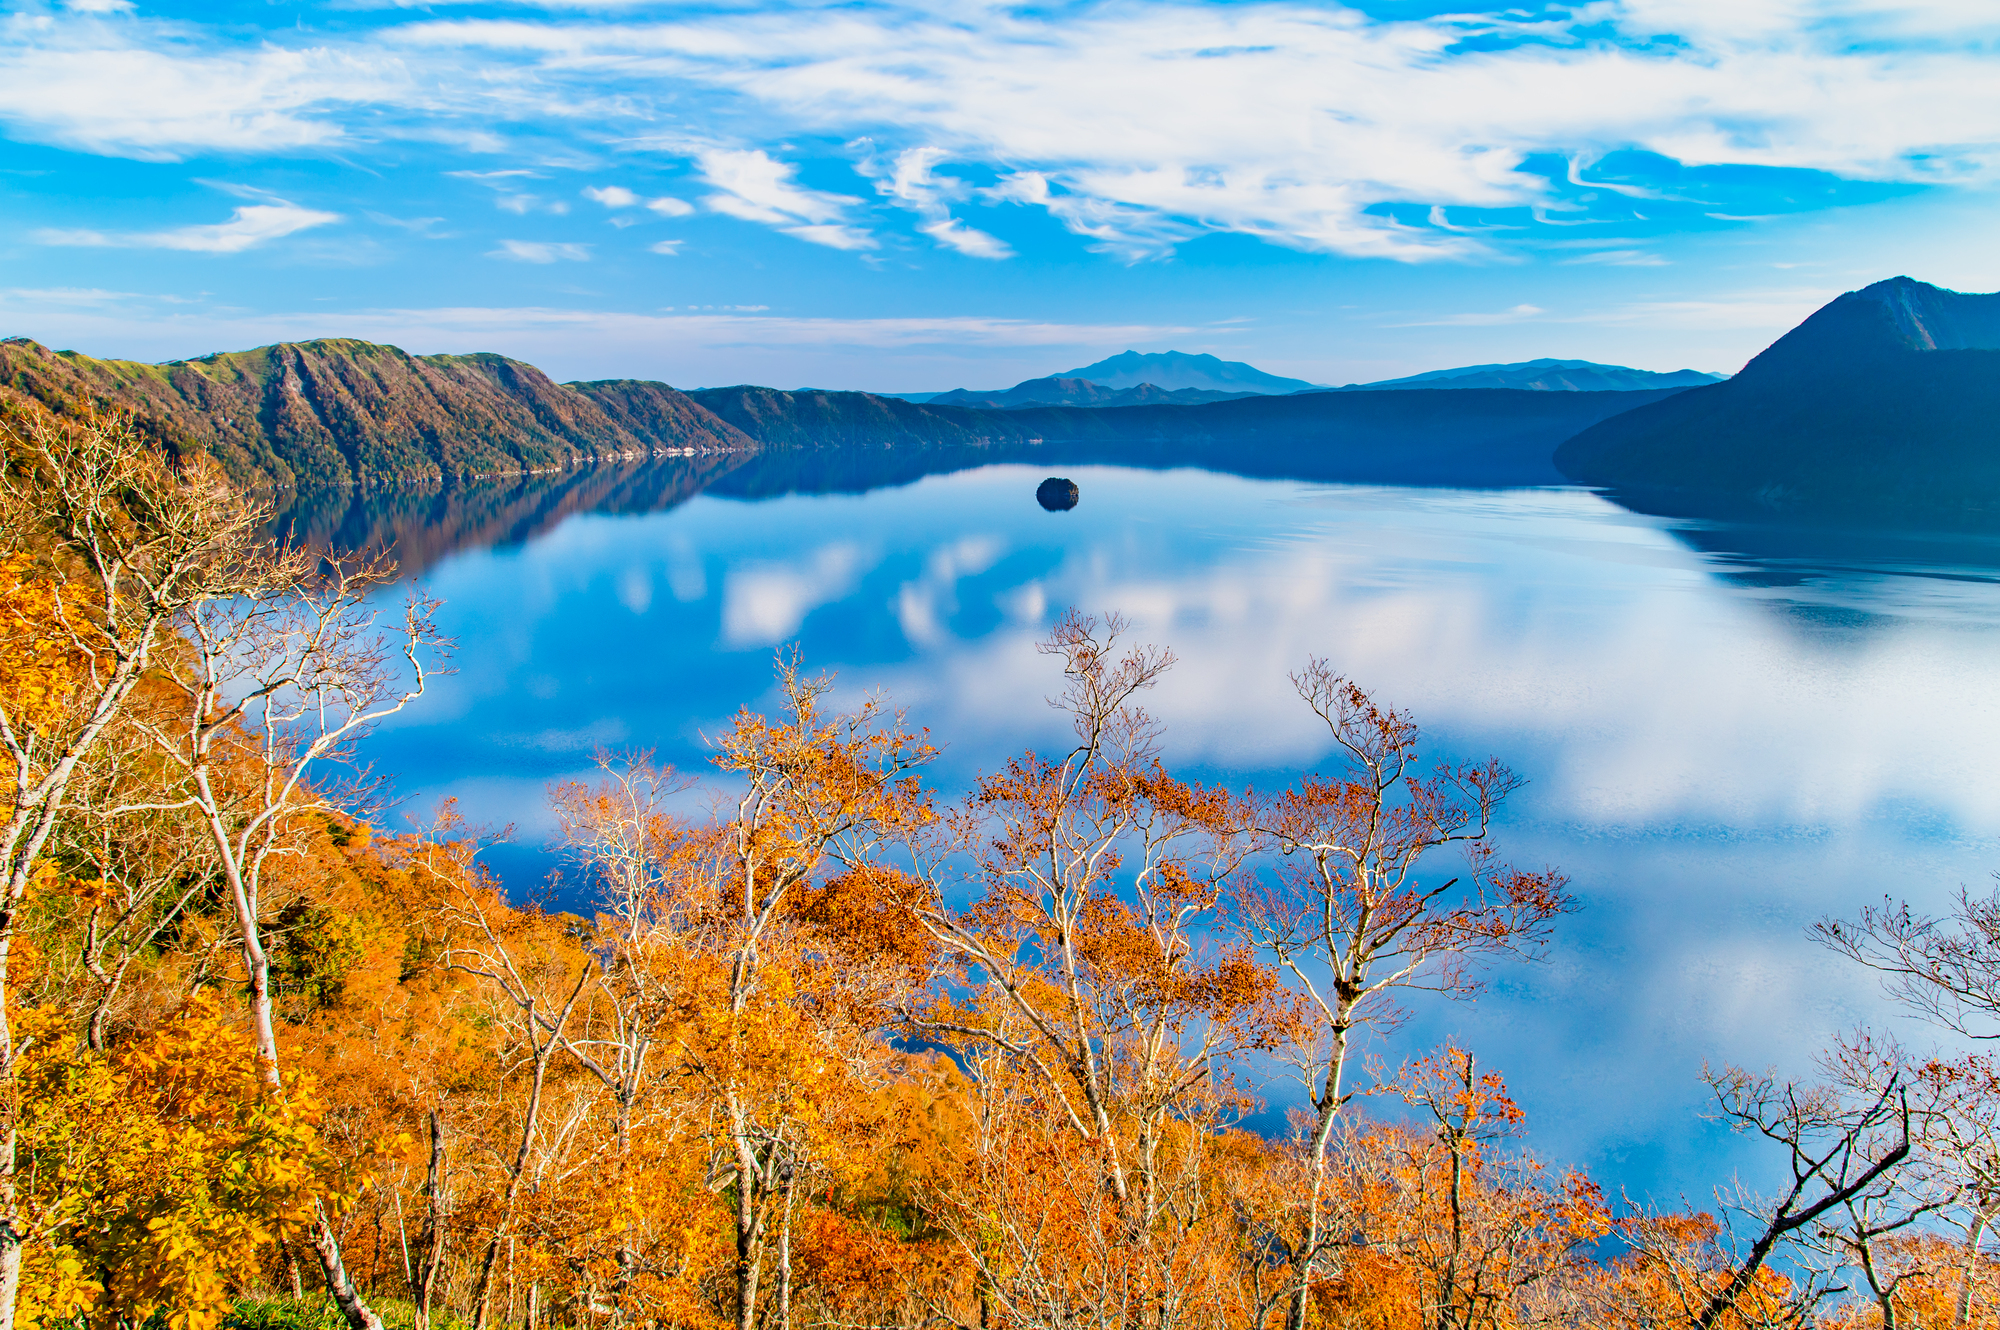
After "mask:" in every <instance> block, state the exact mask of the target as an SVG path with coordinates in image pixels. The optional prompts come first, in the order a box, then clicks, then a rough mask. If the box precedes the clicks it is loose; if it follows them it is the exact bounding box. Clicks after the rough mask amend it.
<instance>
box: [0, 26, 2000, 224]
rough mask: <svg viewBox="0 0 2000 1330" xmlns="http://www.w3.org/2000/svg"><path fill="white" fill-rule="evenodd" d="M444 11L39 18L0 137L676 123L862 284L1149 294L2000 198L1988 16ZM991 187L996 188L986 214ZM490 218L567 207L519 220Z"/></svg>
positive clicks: (517, 135) (201, 141) (446, 131)
mask: <svg viewBox="0 0 2000 1330" xmlns="http://www.w3.org/2000/svg"><path fill="white" fill-rule="evenodd" d="M441 8H443V9H444V10H445V13H446V16H443V17H440V16H438V14H437V13H435V12H425V13H422V14H416V13H411V12H408V11H405V10H402V9H395V8H391V9H385V10H381V11H377V15H376V16H375V17H372V18H371V19H370V20H369V21H367V22H365V23H360V24H358V25H356V26H355V27H354V28H352V29H349V30H347V31H346V32H344V33H342V34H341V35H339V36H327V35H323V34H322V35H316V36H313V37H310V38H304V39H302V38H299V37H297V36H295V35H293V34H289V33H287V32H285V31H284V30H283V29H280V28H275V27H274V28H272V29H269V30H267V31H264V32H261V33H256V34H254V40H245V39H244V37H243V36H242V35H241V33H240V30H238V29H233V28H232V29H223V28H221V27H214V28H210V27H205V26H203V25H201V24H200V23H199V22H192V21H183V22H167V21H164V20H155V19H152V18H149V17H144V16H140V15H133V14H123V15H113V14H97V15H88V14H76V13H69V12H59V13H56V14H40V13H38V14H35V15H32V16H31V15H27V14H24V13H23V14H15V15H12V16H10V17H9V18H7V19H6V20H4V32H3V33H0V35H4V37H5V38H6V40H5V41H4V42H0V121H4V122H6V123H7V124H8V125H10V126H12V128H13V131H14V132H15V133H16V134H17V135H19V136H25V137H29V138H37V139H40V140H43V141H48V142H56V143H61V144H65V145H68V146H74V147H79V148H83V149H85V150H88V151H94V152H105V153H117V154H123V155H129V156H141V157H146V156H151V157H173V156H185V155H187V154H189V153H194V152H210V151H222V152H265V153H317V152H326V151H329V150H331V149H333V148H334V147H336V146H337V147H339V148H340V149H341V150H342V151H351V152H361V153H365V152H367V151H369V150H370V145H372V144H376V143H381V142H387V141H394V140H399V139H400V140H414V139H428V140H432V141H447V142H461V143H464V144H467V145H477V146H483V147H487V148H491V147H497V146H500V145H501V144H502V143H503V142H504V141H505V140H507V139H508V138H510V137H511V138H513V139H516V140H520V141H534V142H538V143H544V144H547V143H556V144H566V145H570V147H569V148H567V149H565V152H567V153H568V156H569V158H570V159H571V160H572V161H573V162H581V161H582V160H583V159H584V158H585V157H587V156H599V157H601V155H602V152H603V151H604V145H605V144H607V143H612V142H616V141H618V139H619V137H620V135H621V133H627V132H629V136H630V137H629V140H628V141H633V142H636V141H637V140H638V139H639V138H641V137H643V135H644V134H645V133H647V132H652V131H654V130H656V129H657V127H658V126H659V125H660V124H662V123H663V122H665V121H668V120H679V121H681V122H682V123H700V124H702V125H703V126H704V129H703V131H702V133H703V134H704V135H706V136H707V137H706V138H704V139H703V140H702V141H701V142H700V143H693V142H689V143H685V144H684V145H683V146H682V147H681V148H679V149H677V150H671V151H672V154H673V155H677V156H679V157H680V158H682V159H683V160H687V159H692V160H693V161H694V162H695V164H696V166H697V168H698V169H699V170H700V172H701V173H702V176H703V178H704V180H705V182H706V184H707V185H708V187H709V188H710V190H711V191H712V192H711V193H710V194H709V195H708V203H709V206H710V207H711V208H712V209H713V210H714V211H717V212H720V213H723V214H725V215H729V216H734V217H737V218H739V219H741V220H744V221H749V222H753V223H756V224H759V225H765V226H770V227H773V228H775V229H777V230H779V231H781V232H783V233H785V234H788V235H792V236H795V237H797V238H799V239H803V240H807V241H809V242H811V243H815V244H819V245H824V246H828V247H831V248H835V249H844V250H851V251H859V250H867V249H871V248H875V247H878V246H879V244H880V235H879V233H878V227H877V224H876V223H874V222H872V221H871V220H870V214H871V213H873V214H875V215H876V216H880V215H882V213H883V212H884V211H885V210H889V209H894V210H902V211H905V212H908V213H914V214H915V218H914V221H913V222H912V223H911V224H912V225H913V226H914V228H915V229H916V231H917V232H918V233H920V234H922V235H925V236H927V237H928V238H929V239H930V240H932V241H933V242H935V243H937V244H939V245H942V246H944V247H946V248H948V249H952V250H955V251H957V252H959V253H962V254H967V255H971V256H974V257H985V258H992V257H1000V256H1001V255H1002V254H1003V252H1004V251H1005V250H1006V249H1007V248H1008V244H1007V242H1006V241H1005V240H1002V239H1000V238H999V237H998V236H996V235H994V234H993V231H992V229H991V228H990V225H988V224H984V223H982V224H980V225H975V224H974V223H973V221H971V220H968V219H967V217H966V215H965V210H964V209H961V208H958V207H956V206H955V205H956V204H957V202H958V200H959V199H960V198H961V197H963V198H964V201H965V203H966V204H967V206H968V207H969V206H973V205H975V204H976V205H978V206H987V207H990V206H991V205H996V204H999V205H1006V204H1013V205H1019V206H1023V207H1027V208H1033V209H1038V210H1041V211H1044V212H1046V213H1047V214H1048V215H1049V216H1050V217H1052V218H1054V219H1055V220H1056V221H1058V222H1059V223H1060V224H1061V225H1062V226H1064V227H1066V228H1067V229H1068V230H1070V231H1071V232H1073V233H1074V234H1076V235H1077V236H1079V237H1081V238H1083V240H1084V241H1085V242H1086V243H1088V244H1089V245H1091V246H1092V247H1095V248H1098V249H1102V250H1104V251H1106V252H1109V253H1112V254H1114V255H1117V256H1119V257H1122V258H1125V259H1128V260H1131V259H1138V258H1145V257H1155V256H1159V255H1162V254H1165V253H1168V252H1171V251H1172V249H1173V248H1174V247H1175V246H1177V245H1179V244H1181V243H1183V242H1185V241H1186V240H1187V239H1189V238H1191V237H1194V236H1198V235H1202V234H1206V233H1211V232H1232V233H1237V234H1243V235H1249V236H1254V237H1258V238H1260V239H1263V240H1266V241H1269V242H1271V243H1274V244H1279V245H1284V246H1288V247H1292V248H1297V249H1302V250H1308V251H1315V252H1325V253H1333V254H1343V255H1351V256H1357V257H1375V258H1386V259H1394V260H1402V261H1417V260H1427V259H1440V258H1443V259H1466V260H1480V259H1484V258H1488V257H1491V256H1493V255H1494V254H1495V253H1496V252H1502V251H1505V250H1507V249H1508V248H1509V247H1518V246H1520V245H1523V244H1532V243H1533V237H1532V236H1529V237H1526V238H1521V237H1510V236H1507V235H1504V234H1502V233H1499V232H1496V231H1493V230H1492V229H1491V228H1490V227H1487V226H1484V225H1481V224H1479V217H1480V214H1483V213H1490V212H1492V211H1494V210H1506V209H1517V210H1521V213H1522V214H1523V215H1522V216H1521V217H1520V218H1519V220H1520V221H1521V222H1523V223H1528V222H1529V212H1530V210H1534V209H1539V211H1538V212H1534V213H1533V214H1532V215H1533V217H1534V218H1535V219H1537V224H1540V225H1549V226H1554V225H1558V224H1563V223H1568V224H1579V223H1588V222H1591V221H1594V220H1596V219H1597V212H1598V211H1602V210H1603V209H1606V208H1608V207H1611V206H1613V205H1616V207H1618V208H1622V209H1624V210H1625V211H1624V212H1622V213H1620V214H1619V215H1620V216H1621V217H1625V216H1630V215H1631V209H1632V207H1633V206H1634V205H1645V206H1646V207H1647V208H1649V209H1650V208H1651V207H1652V206H1653V205H1654V204H1655V203H1656V202H1658V203H1661V204H1663V205H1671V206H1691V207H1693V209H1694V211H1693V212H1692V213H1691V214H1690V215H1691V216H1697V217H1699V216H1704V215H1707V214H1716V213H1720V214H1721V215H1722V216H1724V217H1736V216H1751V215H1755V214H1756V213H1757V212H1758V211H1759V209H1757V208H1754V207H1753V208H1743V207H1737V206H1729V207H1721V206H1717V204H1716V201H1715V200H1708V201H1707V205H1706V206H1705V207H1704V206H1701V201H1700V200H1699V199H1698V198H1697V197H1696V196H1695V195H1694V194H1687V195H1686V196H1685V197H1683V194H1682V193H1680V192H1677V191H1676V189H1670V188H1667V187H1665V186H1664V185H1662V184H1661V182H1660V181H1658V180H1651V179H1642V178H1638V177H1637V176H1631V175H1629V174H1628V175H1626V176H1622V177H1621V175H1620V174H1619V172H1618V171H1615V170H1613V169H1611V168H1610V167H1609V166H1607V165H1606V161H1607V154H1611V153H1615V152H1619V151H1624V150H1640V151H1643V152H1645V153H1650V154H1656V155H1657V157H1658V158H1659V159H1661V160H1662V161H1664V162H1665V163H1667V165H1668V166H1669V167H1695V168H1700V167H1712V166H1718V165H1728V166H1749V167H1760V168H1778V169H1798V170H1811V171H1817V172H1824V173H1828V174H1830V175H1832V176H1835V177H1839V178H1842V179H1850V180H1869V181H1894V182H1904V183H1908V184H1917V185H1921V184H1961V183H1968V182H1981V181H1991V180H1994V179H1995V178H1996V177H2000V80H1996V79H1995V78H1994V77H1993V72H1994V71H1993V66H1994V57H1993V54H1992V52H1993V50H1994V46H1995V43H1996V42H2000V11H1996V10H1994V9H1993V7H1992V6H1990V5H1976V4H1972V3H1968V2H1967V0H1910V2H1909V3H1905V4H1899V5H1896V6H1884V5H1879V4H1865V3H1862V0H1772V2H1771V3H1763V4H1745V3H1724V2H1723V0H1600V2H1599V3H1592V4H1583V5H1575V6H1562V5H1557V6H1554V7H1550V8H1547V9H1544V10H1540V11H1536V12H1535V13H1534V14H1532V15H1531V16H1528V17H1523V16H1522V14H1521V12H1520V11H1515V10H1506V11H1495V12H1488V13H1479V12H1461V13H1455V14H1448V15H1442V16H1433V17H1422V18H1415V19H1379V18H1374V17H1370V16H1369V15H1367V14H1364V13H1362V12H1361V11H1359V10H1355V9H1348V8H1344V7H1341V6H1339V5H1318V4H1307V3H1301V2H1300V0H1252V2H1250V3H1244V4H1235V5H1189V4H1181V3H1170V2H1169V0H1085V2H1084V3H1082V4H1079V5H1072V6H1062V7H1059V8H1058V9H1055V10H1047V9H1032V8H1031V9H1023V8H1020V7H1018V6H1010V5H1004V4H1000V3H997V0H970V2H969V3H964V2H961V0H952V3H945V2H944V0H918V2H915V3H885V2H882V0H874V2H872V3H870V2H864V3H861V4H846V3H842V4H833V3H820V4H815V3H806V4H803V5H789V4H788V5H784V6H782V7H781V6H778V5H776V4H775V2H774V0H747V3H745V4H742V5H731V6H729V7H727V9H726V10H724V11H719V12H710V13H700V12H690V11H689V10H686V9H683V8H677V7H668V6H665V5H660V4H649V3H641V2H640V0H631V2H630V3H620V4H610V3H603V4H592V5H568V4H552V3H541V4H532V3H523V4H522V5H520V7H519V8H518V9H517V10H516V11H515V13H514V14H513V16H510V17H477V18H475V17H465V18H455V17H450V16H449V7H448V6H441ZM364 130H365V132H364ZM794 136H817V137H819V138H821V139H827V138H832V139H834V140H836V141H841V140H847V139H853V138H860V137H867V138H870V139H872V140H873V141H874V143H876V144H877V145H878V150H879V151H880V152H881V153H882V154H883V156H884V158H885V159H886V160H891V161H893V162H895V163H898V166H897V167H895V168H893V169H891V170H890V171H889V172H888V174H887V175H886V176H878V177H877V181H878V185H880V184H884V183H885V182H886V186H887V187H886V188H883V189H882V191H881V195H880V198H879V199H877V200H870V199H862V198H857V197H855V196H851V195H847V194H841V193H836V192H831V191H828V190H824V189H811V188H807V187H806V186H804V185H802V184H800V183H799V182H798V179H797V167H796V165H795V161H796V159H797V158H798V157H799V156H800V154H799V153H798V152H797V151H796V149H795V148H792V147H787V146H785V145H786V144H788V143H789V142H790V141H791V140H792V139H793V137H794ZM563 155H564V153H562V152H556V153H552V154H550V157H551V160H553V159H554V158H556V157H562V156H563ZM1545 158H1546V159H1548V160H1549V161H1550V162H1553V166H1549V165H1547V164H1545V163H1543V159H1545ZM906 168H907V169H906ZM967 170H969V171H971V172H973V173H974V175H973V176H972V177H970V178H983V179H986V180H990V181H996V182H997V183H994V184H992V185H989V186H988V187H987V188H986V189H985V190H984V192H979V191H974V192H973V193H972V194H970V195H964V194H963V193H962V191H961V190H960V187H959V185H958V184H957V183H956V182H957V181H958V180H959V179H960V178H961V176H964V175H965V173H966V171H967ZM1668 173H1669V174H1671V172H1668ZM496 188H498V187H497V186H496ZM568 188H570V187H566V188H565V193H567V192H568ZM618 188H624V187H622V186H621V187H618ZM1559 196H1560V197H1559ZM496 201H497V202H498V203H499V204H500V205H501V206H502V207H503V208H509V209H511V210H514V211H529V210H540V209H541V208H543V207H547V208H549V209H551V210H554V209H555V208H557V207H558V206H559V205H560V200H556V201H554V202H547V203H545V202H543V201H542V200H539V199H537V198H536V197H535V196H533V195H531V194H529V193H528V192H527V191H526V190H523V189H519V188H517V187H509V188H504V189H498V197H497V199H496ZM947 203H949V204H951V205H953V206H946V205H947ZM1798 206H1809V205H1805V204H1801V205H1798ZM1563 208H1568V209H1570V211H1563V210H1561V209H1563ZM1593 210H1596V211H1593ZM1468 219H1470V220H1468ZM1708 221H1709V222H1710V223H1712V224H1724V225H1727V224H1734V223H1727V222H1722V223H1716V222H1714V218H1713V216H1709V217H1708ZM1599 262H1608V260H1599Z"/></svg>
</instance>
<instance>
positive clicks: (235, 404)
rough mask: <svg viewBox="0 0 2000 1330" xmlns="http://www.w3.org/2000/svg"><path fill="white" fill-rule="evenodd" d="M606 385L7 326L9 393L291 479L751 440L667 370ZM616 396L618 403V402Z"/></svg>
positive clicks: (494, 362) (491, 358) (331, 343)
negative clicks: (95, 354) (99, 340)
mask: <svg viewBox="0 0 2000 1330" xmlns="http://www.w3.org/2000/svg"><path fill="white" fill-rule="evenodd" d="M589 387H590V388H592V389H596V390H598V391H597V392H595V393H592V392H588V391H584V390H580V389H579V388H575V387H570V386H565V385H563V384H558V383H555V382H553V381H552V380H550V379H549V377H548V376H547V375H546V374H543V373H542V372H541V371H540V370H538V369H536V368H535V367H534V366H532V365H527V364H523V363H522V362H520V361H518V360H509V359H508V358H507V357H505V356H498V355H490V354H481V355H468V356H412V355H410V354H408V353H406V352H404V351H401V350H398V349H397V348H395V347H393V346H381V345H377V344H375V343H372V342H362V341H355V340H351V339H347V338H334V339H327V340H323V341H312V342H281V343H279V344H277V345H275V346H266V347H259V348H257V349H256V350H254V351H236V352H226V353H221V354H217V355H212V356H203V357H201V358H200V359H197V360H182V361H172V362H169V363H167V364H164V365H147V364H141V363H138V362H136V361H125V360H97V359H93V358H92V357H89V356H85V355H79V354H77V353H76V352H73V351H63V352H57V351H51V350H49V349H48V348H47V347H44V346H42V345H40V344H39V343H36V342H32V341H29V340H28V339H26V338H11V339H8V340H6V341H0V399H7V400H11V401H13V402H14V403H15V404H16V405H17V406H19V405H28V404H32V405H34V406H38V407H44V408H48V409H53V410H56V411H58V412H70V411H75V410H77V409H80V408H85V407H94V408H96V409H98V410H110V411H123V412H129V413H130V414H131V415H132V416H133V418H134V420H135V421H136V422H137V423H138V425H139V427H140V428H141V429H142V430H144V431H145V432H146V433H147V434H149V435H151V436H153V437H154V438H157V439H158V440H160V442H162V443H163V444H165V445H167V446H170V447H172V448H174V449H176V450H177V451H183V452H185V451H188V450H193V449H199V450H204V451H207V452H209V453H211V454H212V455H214V456H215V457H216V459H217V460H219V461H220V462H221V463H222V464H223V465H224V467H226V468H227V469H228V470H229V471H230V473H231V474H232V475H233V476H235V477H236V478H237V479H238V480H240V481H244V482H248V483H260V482H261V483H264V484H269V485H273V486H276V487H279V488H283V489H292V488H307V489H310V488H320V487H327V486H341V485H353V484H380V483H395V484H408V483H412V482H415V483H420V484H421V483H426V482H428V483H436V482H440V481H443V480H448V479H462V478H467V477H473V476H484V475H507V474H519V473H522V472H531V471H546V470H557V469H562V468H566V467H571V466H576V465H578V464H580V463H583V462H587V461H596V460H602V459H606V458H612V457H638V456H649V455H651V454H652V453H654V452H655V451H658V450H660V449H665V448H683V447H696V448H703V449H717V448H749V447H752V446H754V445H753V444H752V443H751V441H750V440H749V439H747V438H745V437H744V436H743V435H742V434H741V433H740V432H739V431H737V430H735V429H733V428H731V427H730V426H729V425H727V424H725V423H724V422H723V421H721V420H718V419H716V418H715V417H714V416H713V415H712V414H710V413H709V412H707V411H706V410H704V409H702V408H701V407H699V406H697V405H696V404H695V403H693V402H692V401H690V400H688V399H687V397H686V396H685V395H683V394H681V393H679V392H676V391H675V390H674V389H672V388H669V387H667V386H666V385H665V384H646V385H643V391H637V390H626V391H622V392H621V391H618V390H617V388H616V385H603V384H595V385H589ZM607 402H609V403H610V404H611V405H610V407H609V408H607V405H606V403H607Z"/></svg>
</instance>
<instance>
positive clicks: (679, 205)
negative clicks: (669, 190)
mask: <svg viewBox="0 0 2000 1330" xmlns="http://www.w3.org/2000/svg"><path fill="white" fill-rule="evenodd" d="M646 206H647V207H648V208H650V209H651V210H652V211H654V212H656V213H658V214H660V216H662V217H688V216H691V215H692V214H693V213H694V205H693V204H692V203H689V202H688V201H687V200H686V199H677V198H673V197H672V196H665V197H661V198H657V199H648V200H646Z"/></svg>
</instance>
